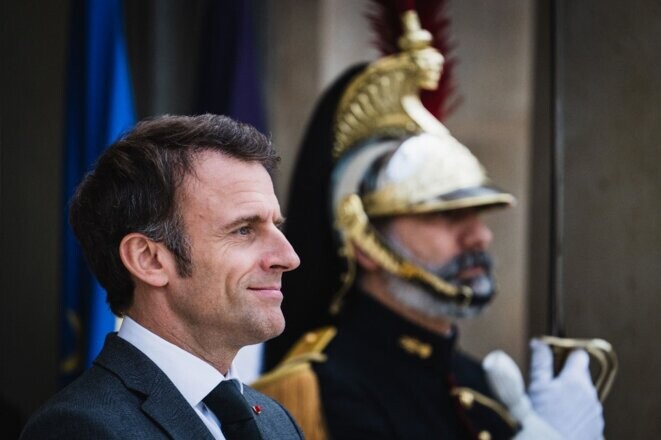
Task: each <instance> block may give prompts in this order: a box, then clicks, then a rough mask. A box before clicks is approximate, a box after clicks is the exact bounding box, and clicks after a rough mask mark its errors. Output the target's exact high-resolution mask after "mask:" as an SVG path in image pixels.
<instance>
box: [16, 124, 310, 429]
mask: <svg viewBox="0 0 661 440" xmlns="http://www.w3.org/2000/svg"><path fill="white" fill-rule="evenodd" d="M277 161H278V157H277V154H276V153H275V151H274V150H273V148H272V146H271V144H270V142H269V141H268V139H266V138H265V137H264V136H263V135H262V134H260V133H259V132H257V131H256V130H255V129H254V128H252V127H250V126H247V125H244V124H240V123H237V122H235V121H233V120H231V119H229V118H227V117H223V116H215V115H201V116H195V117H183V116H163V117H159V118H155V119H152V120H147V121H143V122H141V123H139V124H138V125H137V126H136V127H135V128H134V129H133V130H132V131H131V132H129V133H127V134H126V135H124V136H123V137H122V138H121V139H119V140H118V141H117V142H116V143H114V144H113V145H111V146H110V147H109V148H108V149H107V150H106V152H105V153H104V154H103V156H101V158H100V159H99V161H98V163H97V164H96V167H95V169H94V170H93V171H92V172H91V173H89V174H88V175H87V176H86V177H85V179H84V181H83V182H82V183H81V185H80V186H79V188H78V190H77V191H76V194H75V195H74V197H73V199H72V202H71V224H72V226H73V228H74V231H75V233H76V236H77V237H78V239H79V241H80V242H81V244H82V247H83V250H84V253H85V257H86V259H87V261H88V263H89V265H90V266H91V268H92V270H93V271H94V273H95V275H96V276H97V278H98V279H99V281H100V283H101V284H102V285H103V286H104V288H105V289H106V291H107V292H108V303H109V304H110V307H111V309H112V311H113V312H114V313H115V314H116V315H118V316H123V317H124V321H123V323H122V326H121V328H120V330H119V332H118V333H117V334H115V333H113V334H110V335H109V336H108V338H107V339H106V343H105V345H104V348H103V350H102V352H101V354H100V355H99V357H98V358H97V359H96V360H95V362H94V365H93V366H92V368H90V369H89V370H88V371H86V372H85V373H84V374H83V375H82V376H81V377H80V378H79V379H77V380H76V381H75V382H73V383H72V384H71V385H69V386H68V387H66V388H65V389H64V390H62V391H61V392H60V393H58V394H57V395H56V396H55V397H54V398H53V399H51V400H50V401H49V402H48V403H47V404H46V405H45V406H44V407H43V408H41V409H40V410H39V411H38V412H37V413H35V414H34V415H33V416H32V418H31V419H30V421H29V422H28V424H27V426H26V428H25V430H24V432H23V435H22V438H24V439H33V438H39V439H41V438H67V439H72V438H118V439H119V438H122V439H125V438H140V439H151V438H176V439H191V438H196V439H198V438H207V439H214V438H215V439H227V440H234V439H300V438H302V434H301V432H300V430H299V429H298V427H297V425H296V423H295V422H294V421H293V419H292V418H291V417H290V416H289V414H288V413H287V411H286V410H285V409H284V408H283V407H282V406H280V405H279V404H278V403H277V402H275V401H274V400H272V399H270V398H268V397H266V396H264V395H262V394H260V393H258V392H257V391H255V390H253V389H251V388H249V387H248V386H246V385H243V384H241V382H240V381H239V380H238V372H237V371H236V368H235V367H234V366H233V365H232V361H233V359H234V357H235V355H236V353H237V352H238V350H239V349H240V348H241V347H243V346H245V345H249V344H254V343H258V342H261V341H264V340H267V339H270V338H272V337H274V336H277V335H278V334H280V333H281V332H282V331H283V329H284V318H283V315H282V312H281V310H280V303H281V301H282V293H281V291H280V279H281V275H282V273H283V272H286V271H289V270H292V269H294V268H296V267H297V266H298V264H299V259H298V256H297V255H296V253H295V252H294V250H293V249H292V247H291V245H290V244H289V242H288V241H287V240H286V239H285V237H284V236H283V234H282V232H281V231H280V226H281V223H282V216H281V213H280V207H279V205H278V201H277V199H276V197H275V194H274V192H273V185H272V181H271V176H270V173H271V171H272V170H273V169H274V167H275V164H276V162H277Z"/></svg>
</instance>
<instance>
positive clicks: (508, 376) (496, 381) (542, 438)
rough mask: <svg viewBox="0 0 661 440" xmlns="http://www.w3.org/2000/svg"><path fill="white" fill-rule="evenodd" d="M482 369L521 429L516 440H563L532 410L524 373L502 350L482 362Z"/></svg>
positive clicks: (493, 389)
mask: <svg viewBox="0 0 661 440" xmlns="http://www.w3.org/2000/svg"><path fill="white" fill-rule="evenodd" d="M482 368H484V371H485V373H486V377H487V382H488V383H489V386H490V387H491V390H492V391H493V393H494V395H495V396H496V397H497V398H498V399H499V400H500V401H501V402H503V403H504V404H505V406H507V409H508V410H509V412H510V414H511V415H512V417H514V418H515V419H516V420H517V421H518V422H519V424H520V425H521V430H520V431H519V432H518V433H517V435H516V437H514V438H515V440H562V435H560V433H559V432H557V431H556V430H555V429H553V428H552V427H551V426H549V425H548V424H547V423H546V422H545V421H544V420H542V419H541V418H540V417H539V416H538V415H537V414H536V413H535V411H534V410H533V409H532V405H531V403H530V399H528V396H527V395H526V393H525V391H524V385H523V377H522V376H521V371H520V370H519V367H517V366H516V364H515V363H514V361H513V360H512V358H511V357H509V356H508V355H507V354H505V353H504V352H502V351H500V350H497V351H493V352H491V353H489V355H488V356H487V357H485V358H484V361H482Z"/></svg>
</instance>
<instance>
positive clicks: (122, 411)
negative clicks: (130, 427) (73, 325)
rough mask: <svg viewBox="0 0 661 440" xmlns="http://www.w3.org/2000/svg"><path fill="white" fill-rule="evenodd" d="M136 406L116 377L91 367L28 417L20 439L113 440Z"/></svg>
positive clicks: (135, 400) (135, 401)
mask: <svg viewBox="0 0 661 440" xmlns="http://www.w3.org/2000/svg"><path fill="white" fill-rule="evenodd" d="M138 405H139V399H138V398H137V397H136V396H134V395H132V394H131V393H130V392H128V390H126V388H124V386H123V385H122V383H121V381H120V380H119V379H118V378H117V377H115V376H114V375H112V374H110V373H109V372H107V371H105V370H104V369H102V368H100V367H98V366H92V367H91V368H90V369H89V370H87V371H85V372H84V373H83V374H82V375H81V376H80V377H79V378H77V379H76V380H74V381H73V382H72V383H71V384H69V385H67V386H66V387H65V388H63V389H62V390H60V391H59V392H58V393H56V394H55V395H54V396H53V397H51V398H50V399H49V400H48V401H47V402H46V403H45V404H44V405H43V406H42V407H41V408H39V409H38V410H37V411H36V412H35V413H34V414H33V415H32V416H31V417H30V419H29V420H28V423H27V425H26V427H25V430H24V432H23V435H22V437H21V438H25V439H30V438H49V437H52V438H113V437H114V436H115V435H116V434H113V433H116V432H117V431H118V429H117V426H120V425H124V424H125V423H127V418H126V417H127V416H128V415H130V414H131V412H130V411H127V409H128V408H129V407H136V408H137V407H138Z"/></svg>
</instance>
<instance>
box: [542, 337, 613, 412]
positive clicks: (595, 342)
mask: <svg viewBox="0 0 661 440" xmlns="http://www.w3.org/2000/svg"><path fill="white" fill-rule="evenodd" d="M539 339H540V340H541V341H542V342H544V343H546V344H548V345H549V347H551V351H552V352H553V372H554V374H555V375H557V374H558V373H559V372H560V370H562V367H563V366H564V365H565V361H566V360H567V356H569V353H571V351H572V350H576V349H583V350H585V351H586V352H587V353H588V355H589V356H590V358H591V359H592V360H594V361H595V362H591V365H596V367H597V368H596V371H595V372H594V373H593V374H592V382H593V383H594V386H595V388H596V389H597V395H598V396H599V400H600V401H601V402H603V401H604V400H606V397H607V396H608V393H609V392H610V390H611V387H612V386H613V381H614V380H615V376H616V375H617V369H618V362H617V355H616V354H615V351H614V350H613V347H612V346H611V344H610V343H609V342H608V341H605V340H603V339H575V338H559V337H557V336H542V337H540V338H539Z"/></svg>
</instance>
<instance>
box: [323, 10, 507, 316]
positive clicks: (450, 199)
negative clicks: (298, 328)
mask: <svg viewBox="0 0 661 440" xmlns="http://www.w3.org/2000/svg"><path fill="white" fill-rule="evenodd" d="M401 20H402V30H403V35H402V36H401V37H400V38H399V50H400V51H399V52H398V53H394V54H392V55H389V56H386V57H383V58H381V59H379V60H377V61H375V62H373V63H372V64H370V65H368V66H367V68H365V69H364V70H363V71H362V72H361V73H360V74H358V75H356V76H355V77H354V78H353V79H352V80H351V82H350V83H349V84H348V86H347V87H346V91H345V92H344V94H343V95H342V97H341V99H340V101H339V105H338V107H337V112H336V115H335V125H334V130H333V133H334V142H333V156H334V158H335V160H336V163H335V166H334V168H333V172H332V179H331V199H332V211H333V216H334V221H335V223H334V224H335V228H336V230H337V232H338V233H339V237H340V241H341V246H340V250H339V252H340V255H341V256H342V257H344V258H346V259H347V261H348V266H347V267H348V270H347V271H346V272H345V273H344V274H343V275H342V280H341V281H342V287H341V289H340V291H339V292H338V293H337V294H336V295H335V298H334V300H333V302H332V305H331V312H332V313H336V312H338V311H339V310H340V308H341V304H342V299H343V297H344V295H345V293H346V292H347V291H348V290H349V288H350V287H351V285H352V284H353V282H354V280H355V274H356V262H355V253H354V246H357V247H358V248H359V249H360V250H361V251H362V252H364V253H365V254H366V255H368V256H369V257H370V258H371V259H373V260H374V261H375V262H377V263H378V264H379V265H380V266H381V267H382V268H383V269H384V270H385V271H386V272H388V273H390V274H391V275H394V276H395V277H397V278H399V279H402V280H405V281H407V282H411V283H414V284H415V285H417V286H421V287H423V288H424V289H425V290H426V291H428V292H430V293H431V294H432V297H433V298H435V299H441V300H442V303H444V304H445V305H446V307H445V309H444V312H445V314H449V315H454V316H469V315H472V314H475V313H476V312H477V311H479V310H480V309H481V308H482V307H483V306H484V305H485V304H486V303H487V302H488V301H489V300H490V299H491V296H492V295H493V289H491V288H489V289H487V290H488V291H487V290H485V291H484V292H480V291H479V289H476V288H475V287H474V286H470V285H466V284H461V283H458V282H453V281H452V280H448V279H446V278H445V276H444V270H440V271H435V270H433V269H432V268H428V267H425V266H424V265H423V264H421V263H419V262H416V261H415V259H414V258H412V257H411V256H409V255H407V252H406V250H405V249H398V248H397V246H395V245H394V244H393V243H390V242H389V241H388V240H387V239H386V238H385V237H384V236H382V235H381V234H380V233H379V232H378V231H377V229H376V228H375V227H374V226H373V221H374V220H375V219H378V218H387V217H391V216H397V215H408V214H425V213H433V212H443V211H451V210H457V209H466V208H487V207H497V206H512V205H513V204H514V203H515V199H514V197H513V196H512V195H511V194H509V193H507V192H504V191H502V190H500V189H498V188H497V187H495V186H493V185H492V184H491V183H490V181H489V179H488V177H487V175H486V172H485V170H484V167H483V166H482V165H481V164H480V162H479V161H478V160H477V158H476V157H475V156H474V155H473V154H472V153H471V152H470V151H469V150H468V148H466V147H465V146H464V145H462V144H461V143H460V142H459V141H458V140H457V139H455V138H454V137H453V136H452V135H451V133H450V132H449V131H448V129H447V128H446V127H445V126H444V125H443V124H442V123H441V122H440V121H439V120H438V119H437V118H436V117H435V116H434V115H433V114H432V113H430V112H429V111H428V110H427V109H426V108H425V106H424V105H423V103H422V101H421V99H420V93H421V91H422V90H432V89H435V88H436V87H438V83H439V79H440V77H441V73H442V71H443V62H444V59H443V56H442V55H441V53H440V52H439V51H438V50H436V49H435V48H434V47H432V46H431V44H430V43H431V41H432V36H431V34H430V33H429V32H427V31H425V30H424V29H422V28H421V27H420V22H419V19H418V16H417V14H416V12H415V11H414V10H408V11H406V12H405V13H404V14H403V15H402V17H401ZM436 302H438V301H436Z"/></svg>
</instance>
